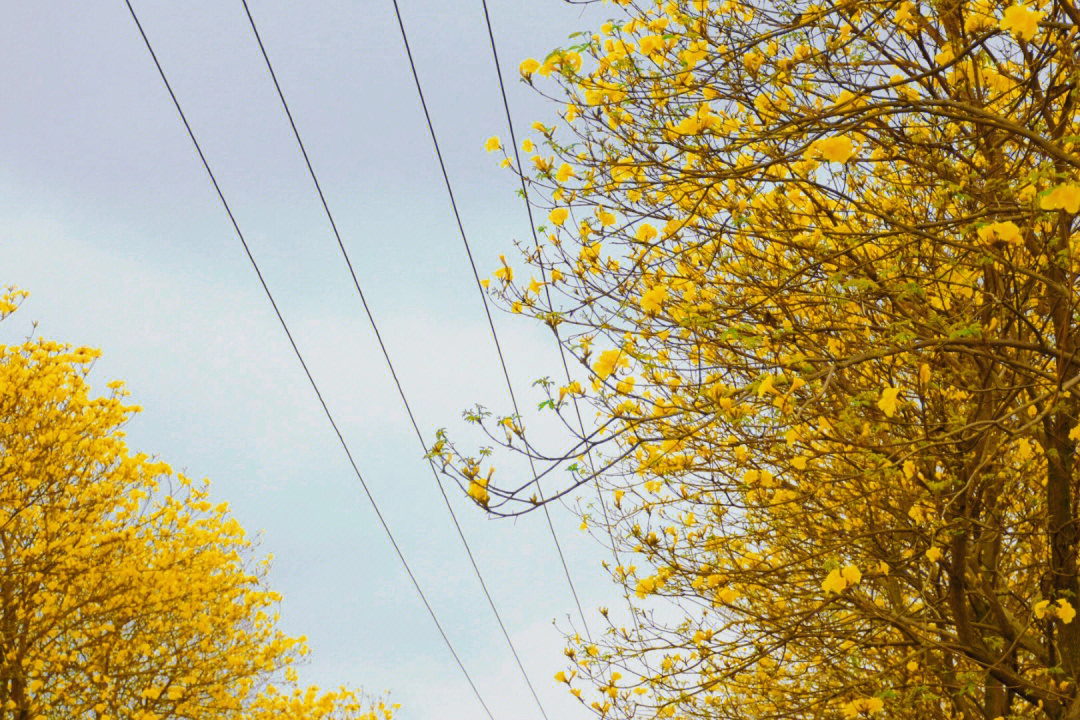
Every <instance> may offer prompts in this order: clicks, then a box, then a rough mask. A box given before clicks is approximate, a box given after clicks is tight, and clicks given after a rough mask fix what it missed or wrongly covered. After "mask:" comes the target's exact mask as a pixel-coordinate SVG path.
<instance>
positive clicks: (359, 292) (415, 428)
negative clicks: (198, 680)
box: [240, 0, 547, 720]
mask: <svg viewBox="0 0 1080 720" xmlns="http://www.w3.org/2000/svg"><path fill="white" fill-rule="evenodd" d="M240 1H241V3H242V4H243V6H244V13H245V14H246V15H247V19H248V22H249V23H250V24H251V32H252V33H253V34H254V35H255V41H256V42H257V43H258V45H259V52H260V53H261V54H262V57H263V60H264V61H265V63H266V69H267V71H268V72H269V73H270V79H271V80H272V81H273V83H274V89H275V90H276V91H277V95H278V98H279V99H280V100H281V107H282V109H283V110H284V111H285V116H286V117H287V118H288V120H289V127H291V128H292V132H293V137H295V138H296V143H297V145H298V146H299V147H300V153H301V154H302V155H303V156H304V164H305V165H306V166H307V169H308V174H309V175H310V176H311V181H312V183H314V185H315V191H316V193H318V195H319V201H320V202H321V203H322V207H323V211H324V212H325V214H326V219H327V220H328V221H329V223H330V229H331V230H332V231H333V233H334V238H335V239H336V240H337V245H338V248H339V249H340V250H341V255H342V258H344V260H345V265H346V267H347V268H348V270H349V276H350V277H351V278H352V281H353V287H355V288H356V293H357V295H359V297H360V303H361V305H362V306H363V308H364V313H365V314H366V315H367V319H368V323H369V324H370V325H371V329H372V330H373V331H374V332H375V339H376V340H377V341H378V343H379V349H380V350H381V351H382V355H383V358H384V359H385V360H386V365H387V367H388V368H389V369H390V376H391V377H392V378H393V380H394V385H395V387H397V391H398V396H399V397H400V398H401V403H402V405H404V406H405V412H406V414H407V415H408V416H409V422H410V423H411V424H412V428H413V431H414V432H415V433H416V438H417V439H418V440H419V441H420V447H421V448H423V450H424V455H425V457H427V460H428V465H429V466H430V467H431V474H432V477H433V478H434V479H435V485H436V486H437V487H438V488H439V492H440V494H441V495H442V498H443V502H444V503H445V504H446V509H447V511H448V512H449V513H450V519H451V520H452V521H453V524H454V529H455V530H457V534H458V537H459V538H460V539H461V544H462V545H463V546H464V547H465V553H466V555H468V558H469V563H470V564H471V565H472V568H473V572H475V574H476V578H477V580H479V582H480V587H481V589H482V590H483V592H484V597H485V598H486V599H487V601H488V605H489V606H490V607H491V612H492V613H493V614H494V615H495V620H496V621H497V622H498V624H499V629H500V630H501V631H502V634H503V637H504V638H505V639H506V644H507V645H508V646H509V647H510V652H511V653H512V654H513V656H514V661H515V662H516V663H517V666H518V669H519V670H520V671H521V676H522V678H523V679H524V680H525V684H526V685H527V686H528V688H529V692H530V693H531V694H532V696H533V700H535V701H536V705H537V707H538V708H539V709H540V714H541V715H542V716H543V717H544V718H545V720H546V719H547V713H546V712H545V711H544V706H543V704H542V703H541V702H540V697H539V696H538V695H537V693H536V689H535V688H534V687H533V684H532V681H530V680H529V675H528V673H527V672H526V671H525V666H524V664H523V663H522V662H521V658H520V657H519V656H518V652H517V648H515V647H514V643H513V641H512V640H511V639H510V633H509V632H508V631H507V629H506V625H505V624H504V623H503V619H502V616H501V615H500V614H499V611H498V609H497V608H496V607H495V601H494V599H492V597H491V593H490V592H489V591H488V587H487V583H485V582H484V577H483V575H482V574H481V572H480V567H479V566H478V565H477V563H476V558H475V557H474V556H473V552H472V548H470V547H469V543H468V541H467V540H466V539H465V533H464V531H463V530H462V529H461V525H460V523H459V522H458V519H457V515H456V513H454V508H453V506H452V505H451V504H450V498H449V497H448V496H447V494H446V490H445V488H443V485H442V482H440V480H439V472H438V470H437V469H436V468H435V463H434V460H433V459H432V458H431V457H430V455H429V452H428V447H427V443H426V442H425V441H424V434H423V433H422V432H421V431H420V426H419V424H418V423H417V422H416V417H415V416H414V415H413V411H412V408H411V407H410V405H409V401H408V399H407V398H406V397H405V390H404V389H403V388H402V386H401V380H400V379H399V378H398V374H397V371H396V370H395V369H394V363H393V362H392V361H391V360H390V353H389V351H388V350H387V349H386V344H385V343H384V342H383V339H382V334H381V333H380V332H379V326H378V324H377V323H376V322H375V316H374V314H373V313H372V311H371V308H370V307H369V306H368V302H367V298H366V297H365V296H364V291H363V290H362V289H361V287H360V280H359V279H358V278H357V276H356V271H355V269H354V268H353V263H352V259H351V258H350V257H349V253H348V251H347V250H346V249H345V243H344V242H343V241H342V239H341V233H340V232H339V231H338V227H337V223H336V222H335V221H334V216H333V214H332V213H331V212H330V205H329V204H328V203H327V201H326V195H325V194H324V193H323V189H322V185H321V184H320V183H319V178H318V176H317V175H316V174H315V168H314V167H313V166H312V164H311V158H310V157H309V156H308V152H307V148H306V147H305V146H304V141H303V140H302V139H301V137H300V131H299V130H298V129H297V127H296V121H295V120H294V119H293V114H292V111H291V110H290V109H289V103H288V101H287V100H286V99H285V93H284V91H282V89H281V84H280V83H279V82H278V78H277V73H275V72H274V66H273V63H271V62H270V56H269V54H268V53H267V52H266V46H265V45H264V44H263V41H262V36H261V35H259V29H258V27H257V26H256V25H255V18H254V17H253V16H252V14H251V9H250V8H249V7H248V3H247V0H240Z"/></svg>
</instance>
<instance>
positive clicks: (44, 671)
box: [0, 290, 391, 720]
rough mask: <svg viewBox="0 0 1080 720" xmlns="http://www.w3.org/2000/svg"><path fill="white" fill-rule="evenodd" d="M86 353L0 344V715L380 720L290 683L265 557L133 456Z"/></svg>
mask: <svg viewBox="0 0 1080 720" xmlns="http://www.w3.org/2000/svg"><path fill="white" fill-rule="evenodd" d="M24 294H25V293H22V292H19V291H14V290H9V291H8V292H6V293H3V294H2V296H0V319H3V318H5V317H7V316H8V315H10V314H11V313H12V312H14V311H15V310H16V309H17V306H18V304H19V303H20V301H21V299H22V297H23V296H24ZM99 354H100V353H99V352H98V351H97V350H94V349H91V348H86V347H78V348H75V347H71V346H70V345H67V344H64V343H58V342H52V341H48V340H43V339H33V338H31V339H28V340H26V341H25V342H22V343H19V344H16V345H0V388H2V393H0V719H3V720H9V719H10V720H71V719H72V718H86V719H87V720H90V719H93V720H128V719H130V720H173V719H175V720H181V719H191V720H271V719H274V720H277V719H280V718H286V717H287V718H303V719H311V720H316V719H320V720H376V718H378V720H389V718H390V717H391V709H390V708H389V707H388V706H387V705H386V704H385V703H383V702H376V701H371V700H369V699H368V698H366V697H364V696H363V695H361V694H358V693H357V692H355V691H352V690H349V689H347V688H341V689H340V690H337V691H332V692H320V691H319V690H318V688H315V687H303V686H301V685H300V684H299V682H298V676H297V672H296V668H295V667H294V666H295V664H296V661H298V660H299V659H300V658H301V657H302V656H303V655H305V654H306V653H307V649H306V646H305V640H304V638H303V637H300V638H295V637H289V636H287V635H285V634H284V633H283V632H282V631H281V630H279V629H278V628H277V626H276V623H277V613H276V611H275V608H276V606H277V603H278V601H279V600H280V596H279V595H278V594H277V593H275V592H273V591H272V590H270V589H269V588H268V587H267V585H266V572H267V569H268V563H269V558H267V559H265V560H259V559H258V558H256V557H255V556H254V554H253V550H254V549H253V547H252V542H251V540H250V539H249V538H248V537H247V536H246V535H245V532H244V530H243V528H241V527H240V525H239V524H238V523H237V521H236V520H235V519H234V518H232V517H231V516H230V515H229V509H228V505H227V504H225V503H215V502H213V501H212V500H211V499H210V495H209V490H208V487H207V482H206V481H201V482H199V481H193V480H192V479H190V478H188V477H186V476H185V475H183V474H182V473H176V472H174V471H173V470H172V469H171V468H170V467H169V466H168V465H167V464H165V463H164V462H162V461H160V460H157V459H155V458H151V457H149V456H147V455H145V454H143V453H132V452H130V451H129V449H128V447H127V445H126V443H125V440H124V432H123V430H122V428H123V426H124V425H125V423H126V422H127V421H128V420H130V419H131V417H132V416H133V414H134V413H136V412H138V411H139V408H138V407H137V406H135V405H132V404H128V403H127V401H126V400H125V397H126V395H127V392H126V391H125V390H124V389H123V385H122V383H119V382H113V383H110V384H109V386H108V388H109V390H110V393H109V394H108V396H105V397H93V396H92V395H91V392H90V388H89V386H88V384H87V381H86V375H87V373H88V372H89V371H90V368H91V366H92V364H93V361H94V359H95V358H97V357H98V356H99Z"/></svg>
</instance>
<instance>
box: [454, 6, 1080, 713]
mask: <svg viewBox="0 0 1080 720" xmlns="http://www.w3.org/2000/svg"><path fill="white" fill-rule="evenodd" d="M616 5H617V6H618V7H617V8H616V9H615V10H614V12H617V13H619V15H618V17H616V18H615V19H613V20H611V21H609V22H607V23H605V24H604V25H603V27H601V28H600V29H599V31H598V32H595V33H583V34H580V35H579V36H577V37H576V38H573V39H572V42H574V43H577V44H575V45H572V46H569V47H566V48H562V49H558V50H556V51H554V52H553V53H551V54H550V55H549V56H548V57H547V58H545V59H544V60H543V61H540V60H531V59H530V60H526V61H525V62H524V63H522V64H521V68H520V72H521V75H522V77H523V79H524V80H525V81H526V82H528V83H529V84H531V85H533V86H534V87H536V88H537V90H538V91H539V92H541V93H544V94H545V95H546V96H547V97H549V98H551V99H552V101H553V103H557V107H558V114H559V118H558V120H553V121H547V122H539V123H536V124H534V126H533V128H534V130H535V133H534V135H533V137H532V138H527V139H524V140H523V142H522V144H521V150H522V151H524V152H525V153H526V157H527V158H528V160H526V161H525V163H524V164H525V167H520V168H519V167H516V166H515V162H514V152H513V149H512V148H505V147H504V146H503V144H502V143H501V142H500V141H499V140H498V139H497V138H492V139H491V140H489V141H488V143H487V149H488V150H489V151H492V152H500V153H502V155H503V164H504V165H505V166H509V167H511V168H512V169H513V170H514V171H515V172H518V173H520V174H522V175H523V176H525V177H526V179H527V188H528V193H529V201H530V202H531V203H532V205H533V206H534V208H536V209H538V210H540V211H541V212H542V214H543V215H544V216H546V218H547V219H546V220H545V221H544V223H543V225H541V226H539V227H538V228H537V229H538V233H539V241H538V242H537V243H536V245H533V244H532V242H531V241H530V242H522V243H520V250H521V253H520V254H521V258H522V260H523V261H524V266H525V267H524V269H522V268H521V267H520V266H519V268H518V271H517V272H516V273H515V272H514V269H513V268H512V266H513V261H509V260H506V259H505V258H504V259H503V261H502V266H501V267H500V268H499V269H498V270H497V271H496V273H495V278H494V280H493V284H492V286H491V290H492V292H494V293H495V294H497V295H498V296H499V297H501V298H502V299H503V300H504V301H505V303H506V305H507V306H508V307H509V308H510V309H511V310H512V311H514V312H519V313H522V314H525V315H528V316H531V317H534V318H536V319H537V320H538V321H540V322H543V323H545V324H547V325H549V326H550V327H552V328H554V329H555V330H556V331H557V332H558V333H559V334H560V337H561V342H562V344H563V349H564V351H565V352H566V353H567V354H568V358H569V360H570V366H571V368H572V372H570V373H567V374H566V375H565V376H564V377H563V380H561V381H559V382H555V381H545V382H543V383H542V387H544V388H545V389H546V391H547V394H546V395H545V396H544V397H543V398H542V401H543V402H542V406H543V407H546V408H547V409H549V410H551V411H553V412H555V413H557V414H558V415H559V416H560V417H561V418H562V419H563V420H564V422H565V427H566V428H567V429H568V430H570V431H572V432H573V433H574V434H575V436H576V439H574V440H572V441H571V442H570V443H569V444H568V445H567V447H565V448H563V450H562V451H560V452H549V451H546V450H541V449H540V448H539V447H538V446H537V445H536V444H535V443H534V441H535V440H536V439H535V438H533V437H530V435H529V433H528V432H527V430H528V427H527V422H526V420H527V419H526V418H521V417H513V416H511V417H501V418H499V417H492V416H491V415H489V414H488V413H487V411H484V410H482V409H478V410H477V411H475V412H473V413H471V415H470V417H471V418H472V419H473V420H474V421H476V422H479V423H481V424H482V425H483V426H484V428H485V429H486V430H487V432H488V433H489V435H490V437H492V438H493V439H494V440H495V441H497V442H499V443H501V444H503V445H505V446H506V447H508V448H510V449H514V450H517V451H519V452H523V453H529V454H532V455H533V456H534V457H535V458H536V459H538V460H541V461H543V463H542V467H543V471H542V473H541V474H540V476H539V480H536V479H534V478H532V477H530V478H526V479H524V480H522V481H520V482H510V481H508V480H506V479H503V478H502V474H498V475H493V474H492V469H491V468H490V467H488V463H489V462H490V461H491V460H492V458H489V457H487V453H486V452H481V453H479V454H477V453H470V452H467V451H464V450H461V449H459V448H458V447H457V446H455V444H454V443H453V442H451V441H450V440H449V439H447V438H445V437H442V438H440V439H441V440H442V442H441V443H440V444H439V445H437V446H436V453H437V454H438V455H439V456H440V457H441V458H442V459H443V460H444V462H445V467H446V472H448V473H451V474H453V475H455V476H456V477H457V478H458V479H459V481H460V482H461V483H462V484H463V487H465V488H466V489H467V490H468V491H469V494H470V495H471V496H472V497H473V498H474V499H475V500H476V501H477V502H478V503H479V504H481V505H483V506H484V507H485V508H486V509H487V510H488V511H489V512H492V513H496V514H503V515H507V514H516V513H521V512H527V511H529V510H530V509H531V508H533V507H535V506H536V505H537V504H538V503H539V502H541V500H540V499H539V498H540V495H539V492H538V488H537V484H538V483H541V484H543V495H544V497H547V498H548V499H550V498H552V497H559V496H561V495H565V494H567V493H571V492H575V491H576V490H575V489H576V488H582V489H583V490H584V487H583V486H585V485H592V486H595V487H596V488H597V489H598V491H599V498H600V501H599V504H598V505H596V506H594V507H592V508H591V509H590V508H588V507H587V506H586V507H584V510H583V511H584V512H585V514H586V517H585V521H586V524H587V525H589V526H591V527H592V528H593V531H594V533H595V534H596V536H597V537H598V538H599V539H600V540H601V541H602V542H604V543H605V544H609V545H610V546H611V548H612V550H614V552H615V558H621V559H617V560H616V561H615V563H614V564H612V565H611V572H612V576H613V578H614V580H615V581H616V582H618V583H621V584H622V585H623V586H624V588H625V592H626V594H627V596H628V598H629V600H630V602H631V603H632V605H633V606H634V616H633V620H632V622H631V621H629V620H628V621H627V622H626V623H625V624H620V623H618V622H616V621H615V620H614V619H611V620H610V621H609V624H608V628H607V632H606V634H605V635H604V636H603V638H602V639H601V638H597V639H596V642H595V644H590V643H588V642H583V641H582V640H581V638H580V636H577V635H573V634H571V636H570V643H569V647H568V649H567V652H568V655H569V657H570V658H571V661H572V665H571V667H569V668H567V669H566V670H565V671H562V672H560V674H559V676H558V679H559V680H564V681H566V682H568V683H569V684H570V685H571V691H572V692H574V693H575V694H576V695H578V696H579V697H580V698H581V699H582V702H584V703H587V704H589V705H591V706H592V707H593V708H594V710H595V711H596V712H597V713H598V714H599V715H601V716H605V717H627V718H630V717H635V718H637V717H640V718H646V717H673V718H699V717H700V718H755V719H766V718H784V719H793V718H806V719H809V718H815V719H816V718H823V719H831V718H857V717H863V716H881V717H893V718H913V719H914V718H942V719H946V718H947V719H950V720H957V719H959V718H967V719H968V720H970V719H971V718H985V719H986V720H994V719H995V718H1053V719H1055V720H1058V719H1062V720H1064V719H1069V720H1077V719H1078V718H1080V694H1078V688H1080V622H1074V619H1075V615H1076V608H1077V607H1078V606H1080V605H1078V604H1080V597H1078V592H1080V578H1078V569H1077V563H1078V559H1077V552H1078V544H1080V529H1078V527H1077V495H1078V483H1077V467H1076V462H1075V459H1076V452H1077V440H1078V439H1080V429H1078V424H1080V414H1078V413H1080V402H1078V397H1077V394H1078V392H1080V389H1078V388H1077V383H1078V382H1080V356H1078V354H1077V353H1078V349H1077V338H1076V336H1075V335H1074V334H1073V333H1074V329H1076V327H1077V320H1078V305H1077V297H1076V283H1077V273H1078V270H1080V252H1078V251H1080V247H1078V244H1080V231H1078V228H1077V222H1076V217H1077V213H1078V211H1080V152H1078V150H1077V145H1078V143H1080V114H1078V113H1080V110H1078V107H1077V82H1078V81H1080V66H1078V63H1080V42H1078V29H1080V9H1078V7H1077V5H1076V4H1075V3H1074V2H1072V0H1032V2H1027V3H1015V4H1013V3H1011V2H999V1H998V0H918V1H912V0H858V1H856V0H848V1H839V2H833V1H831V0H824V1H821V2H807V1H806V0H794V1H793V2H783V3H773V2H756V1H751V2H746V1H742V0H712V1H710V0H692V1H686V0H681V1H672V2H663V1H661V2H637V1H636V0H619V1H618V2H617V3H616ZM575 361H576V362H575ZM561 371H562V369H561V368H560V369H559V372H560V373H561ZM579 406H580V408H585V407H588V408H592V409H594V410H595V412H596V419H595V422H591V423H586V424H582V425H578V424H577V420H576V419H575V417H574V416H575V413H576V412H580V409H579ZM588 415H590V417H591V413H589V414H588ZM496 457H497V456H496ZM544 463H546V464H544ZM559 483H562V484H559ZM590 492H591V491H590ZM583 496H585V497H587V496H588V493H583ZM611 617H612V618H614V612H612V613H611Z"/></svg>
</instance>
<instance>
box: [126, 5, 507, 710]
mask: <svg viewBox="0 0 1080 720" xmlns="http://www.w3.org/2000/svg"><path fill="white" fill-rule="evenodd" d="M124 3H125V4H126V5H127V8H128V11H129V12H130V13H131V19H132V20H134V21H135V26H136V27H137V28H138V30H139V35H141V36H142V39H143V42H144V43H145V44H146V49H147V50H148V51H149V52H150V57H151V58H152V59H153V61H154V66H155V67H156V68H157V71H158V74H159V75H160V76H161V81H162V82H163V83H164V84H165V89H166V90H168V91H169V96H170V97H171V98H172V101H173V105H175V106H176V111H177V113H179V115H180V120H181V121H183V123H184V128H185V129H186V130H187V133H188V137H190V138H191V142H192V144H193V145H194V146H195V151H196V152H197V153H198V155H199V160H201V161H202V165H203V167H204V168H205V169H206V173H207V175H209V176H210V182H211V184H212V185H213V186H214V191H215V192H216V193H217V196H218V199H219V200H221V205H222V207H223V208H224V209H225V214H226V215H228V217H229V222H230V223H231V224H232V227H233V230H235V231H236V236H237V237H238V238H239V239H240V244H241V245H242V246H243V249H244V254H245V255H247V258H248V260H249V261H250V262H251V267H252V268H253V269H254V270H255V274H256V276H257V277H258V278H259V284H260V285H261V286H262V289H263V291H264V292H265V293H266V297H267V299H268V300H269V301H270V305H271V306H272V307H273V308H274V314H275V315H276V316H277V319H278V322H279V323H281V327H282V329H283V330H284V331H285V336H286V337H287V338H288V339H289V345H291V346H292V349H293V353H295V354H296V359H297V360H299V361H300V366H301V367H302V368H303V369H304V374H305V375H306V376H307V379H308V382H309V383H310V384H311V388H312V390H314V391H315V396H316V397H317V398H318V400H319V404H320V405H321V406H322V409H323V413H325V415H326V418H327V420H329V421H330V426H331V427H332V428H333V429H334V434H336V435H337V438H338V442H340V443H341V447H342V448H343V449H344V450H345V455H346V457H347V458H348V460H349V465H351V466H352V469H353V472H354V473H355V474H356V478H357V480H359V481H360V487H362V488H363V490H364V494H365V495H367V499H368V501H369V502H370V503H371V507H372V509H374V510H375V515H376V517H378V519H379V523H380V524H381V525H382V528H383V530H384V531H385V532H386V536H387V537H388V538H389V539H390V544H391V545H392V546H393V548H394V552H395V553H396V554H397V557H398V560H400V561H401V564H402V566H403V567H404V568H405V572H406V574H408V576H409V580H411V581H412V584H413V587H414V588H416V592H417V594H419V595H420V599H421V601H423V603H424V607H425V608H427V611H428V614H429V615H430V616H431V619H432V621H433V622H434V623H435V627H436V628H437V629H438V631H439V635H440V636H441V637H442V639H443V642H444V643H445V644H446V647H447V649H448V650H449V651H450V654H451V655H452V656H453V658H454V661H455V662H456V663H457V666H458V667H459V668H460V669H461V672H462V673H463V674H464V675H465V679H466V680H467V681H468V683H469V687H471V688H472V691H473V694H474V695H476V699H477V700H478V701H479V702H480V705H481V706H482V707H483V708H484V712H485V713H486V714H487V716H488V718H490V719H491V720H494V716H493V715H492V714H491V710H489V709H488V706H487V703H485V702H484V699H483V697H481V695H480V691H479V690H478V689H477V687H476V684H475V683H474V682H473V679H472V676H470V675H469V671H468V670H466V669H465V665H464V664H463V663H462V662H461V658H460V657H459V656H458V654H457V651H456V650H454V646H453V644H452V643H451V642H450V638H449V637H447V635H446V632H445V631H444V630H443V627H442V624H441V623H440V622H439V619H438V617H437V616H436V615H435V610H434V609H433V608H432V607H431V603H429V602H428V599H427V596H426V595H425V594H424V591H423V589H421V587H420V583H419V582H418V581H417V579H416V576H415V575H413V571H412V569H411V568H410V567H409V564H408V562H406V560H405V555H404V554H403V553H402V551H401V548H400V547H399V546H398V543H397V540H396V539H395V538H394V534H393V533H392V532H391V531H390V526H389V525H388V524H387V523H386V519H385V518H384V517H383V514H382V512H381V511H380V510H379V506H378V504H377V503H376V502H375V498H374V496H372V494H371V490H370V489H368V486H367V482H366V481H365V480H364V478H363V475H361V473H360V468H359V467H358V466H357V465H356V461H355V460H354V459H353V455H352V451H351V450H349V446H348V443H346V442H345V438H344V436H343V435H342V434H341V430H340V429H339V428H338V425H337V422H336V421H335V420H334V417H333V415H332V414H331V413H330V408H329V407H328V406H327V404H326V401H325V400H324V399H323V396H322V392H321V391H320V390H319V386H318V385H317V384H316V382H315V378H314V377H313V376H312V374H311V371H310V370H309V369H308V366H307V362H306V361H305V360H304V356H303V355H302V354H301V352H300V348H299V347H298V346H297V344H296V340H294V339H293V335H292V332H291V331H290V330H289V326H288V324H287V323H286V322H285V318H284V316H282V314H281V310H279V309H278V305H277V301H275V300H274V296H273V294H272V293H271V292H270V287H269V286H268V285H267V284H266V280H265V279H264V278H263V274H262V271H261V270H260V269H259V265H258V263H257V262H256V261H255V256H254V255H252V253H251V248H250V247H248V243H247V240H246V239H245V238H244V233H243V232H242V231H241V230H240V225H239V224H238V223H237V221H236V217H235V216H234V215H233V212H232V209H231V208H230V207H229V203H228V201H227V200H226V199H225V194H224V193H223V192H222V190H221V186H220V185H219V184H218V181H217V178H216V177H215V176H214V171H213V170H211V169H210V163H209V162H208V161H207V159H206V155H205V154H204V153H203V150H202V147H201V146H200V145H199V141H198V140H197V139H196V138H195V132H194V131H193V130H192V129H191V124H190V123H189V122H188V119H187V116H186V115H185V114H184V110H183V108H182V107H181V105H180V101H179V100H178V99H177V97H176V93H175V92H173V89H172V85H171V84H170V83H169V80H168V78H167V77H166V76H165V70H164V69H162V67H161V62H160V61H159V60H158V57H157V53H155V52H154V48H153V46H152V45H151V44H150V39H149V38H148V37H147V36H146V32H145V31H144V30H143V26H142V23H141V22H139V17H138V15H137V14H136V13H135V8H134V7H132V5H131V0H124Z"/></svg>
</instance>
